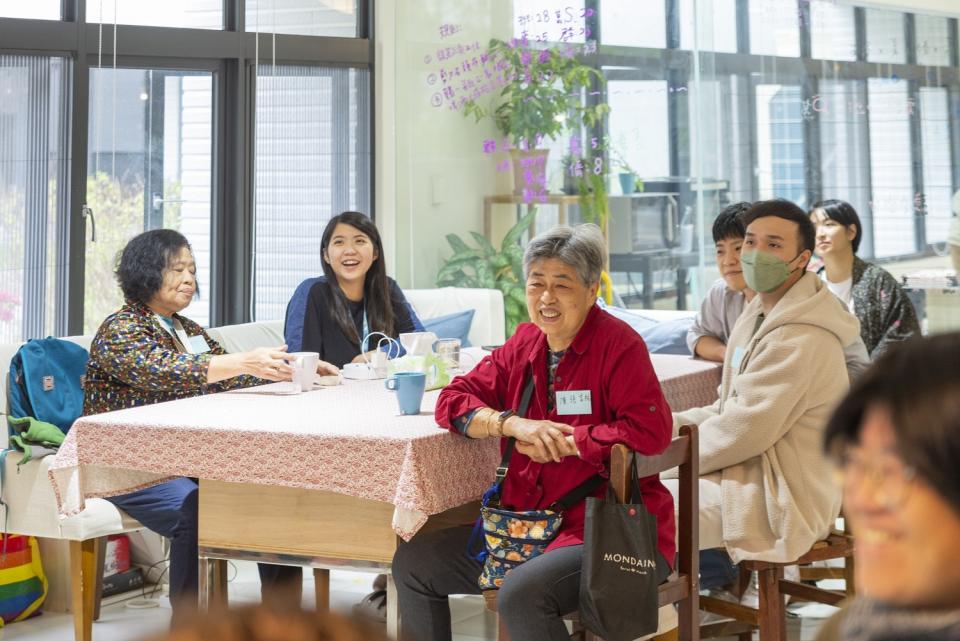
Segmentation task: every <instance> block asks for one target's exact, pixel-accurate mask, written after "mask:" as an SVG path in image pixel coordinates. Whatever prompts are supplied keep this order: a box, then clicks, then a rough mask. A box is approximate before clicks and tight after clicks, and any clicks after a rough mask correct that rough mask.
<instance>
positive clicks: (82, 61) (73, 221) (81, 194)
mask: <svg viewBox="0 0 960 641" xmlns="http://www.w3.org/2000/svg"><path fill="white" fill-rule="evenodd" d="M85 20H86V1H85V0H77V4H76V24H75V28H76V31H77V36H76V37H77V51H76V53H75V57H74V59H73V80H72V82H71V99H70V106H69V110H70V176H69V181H68V184H69V194H70V196H69V203H70V204H69V211H68V214H67V220H66V221H65V222H66V224H65V227H64V231H65V234H66V239H65V243H66V245H67V255H66V257H65V258H64V259H61V261H60V265H61V269H62V270H64V271H63V272H61V277H60V279H58V281H59V282H65V286H66V291H65V292H63V294H62V296H63V298H65V301H64V300H63V298H61V296H59V295H58V303H59V304H62V305H63V307H62V308H61V310H62V311H60V313H59V314H58V316H62V315H63V314H64V311H65V316H66V318H65V319H63V320H62V321H60V322H62V323H65V325H66V327H65V328H64V331H63V332H62V333H63V334H64V335H70V336H73V335H79V334H83V326H84V318H83V301H84V287H85V274H84V272H85V268H86V238H87V233H86V231H87V222H86V219H85V218H84V217H83V206H84V205H85V204H86V202H87V154H88V149H89V141H88V139H87V136H88V133H89V121H88V117H89V110H90V64H89V62H88V61H87V40H86V29H85V26H84V22H85ZM97 213H98V212H94V216H96V214H97ZM60 328H61V325H60V323H59V322H58V333H60V331H59V330H60Z"/></svg>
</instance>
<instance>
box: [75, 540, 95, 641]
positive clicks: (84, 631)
mask: <svg viewBox="0 0 960 641" xmlns="http://www.w3.org/2000/svg"><path fill="white" fill-rule="evenodd" d="M98 551H99V544H98V540H97V539H87V540H86V541H70V575H71V583H72V584H73V585H72V586H71V588H72V592H73V593H72V595H71V601H72V604H71V605H72V608H73V634H74V639H75V641H91V640H92V639H93V609H94V599H95V598H96V590H95V587H96V583H97V579H96V568H97V556H98V555H97V552H98Z"/></svg>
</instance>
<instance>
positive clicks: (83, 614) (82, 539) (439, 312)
mask: <svg viewBox="0 0 960 641" xmlns="http://www.w3.org/2000/svg"><path fill="white" fill-rule="evenodd" d="M404 293H405V294H406V295H407V298H408V300H409V301H410V303H411V304H412V305H413V307H414V309H415V310H416V312H417V315H418V316H419V317H420V318H421V319H427V318H434V317H437V316H443V315H446V314H450V313H453V312H457V311H462V310H465V309H474V310H476V313H475V314H474V317H473V324H472V325H471V329H470V333H469V340H470V342H471V343H472V344H473V345H489V344H494V345H498V344H501V343H503V342H504V339H505V336H504V333H505V329H504V328H505V325H504V315H503V296H502V295H501V293H500V292H499V291H498V290H487V289H465V288H454V287H446V288H442V289H412V290H406V291H405V292H404ZM209 332H210V334H211V336H213V338H215V339H216V340H217V341H219V342H220V344H221V345H223V347H224V349H226V350H227V351H228V352H242V351H246V350H249V349H253V348H255V347H262V346H273V345H280V344H282V343H283V321H261V322H255V323H245V324H241V325H229V326H225V327H218V328H210V330H209ZM92 338H93V337H92V336H72V337H67V339H66V340H70V341H73V342H74V343H77V344H79V345H82V346H83V347H85V348H89V347H90V341H91V340H92ZM21 344H22V343H11V344H5V345H0V374H2V381H3V382H2V383H0V391H2V395H0V419H3V422H4V423H6V416H7V398H8V397H7V385H8V380H9V377H8V376H7V372H9V370H10V359H11V358H12V357H13V355H14V354H15V353H16V351H17V349H19V347H20V345H21ZM0 444H2V445H3V447H4V448H6V447H7V445H8V435H7V430H6V429H0ZM20 458H21V455H20V454H19V453H11V454H10V455H9V456H8V458H7V462H6V465H5V468H4V469H2V470H0V473H2V475H3V476H2V486H0V487H2V496H3V500H4V502H6V504H7V506H8V510H9V514H6V515H4V514H0V517H5V519H6V520H5V521H3V520H0V523H4V522H5V523H6V529H5V530H4V531H6V532H10V533H15V534H24V535H30V536H36V537H38V538H40V539H41V540H42V541H41V544H42V549H43V550H44V552H43V554H44V556H47V557H49V558H53V559H58V560H60V564H61V565H63V562H62V559H63V558H64V557H65V556H66V554H64V552H63V550H62V547H63V543H62V541H68V542H69V558H70V569H69V573H68V572H67V568H65V567H50V565H49V563H48V564H46V566H47V567H46V573H47V575H48V578H49V579H50V584H51V585H50V597H54V596H55V595H56V594H61V595H62V594H64V593H66V592H68V591H70V592H72V594H71V597H70V600H69V601H70V609H71V610H72V611H73V613H74V630H75V637H76V640H77V641H89V640H90V639H91V634H92V627H91V624H92V621H93V618H94V611H95V609H96V604H95V602H94V592H95V586H94V582H93V578H94V574H95V572H94V571H93V568H94V567H95V566H96V555H97V550H98V540H99V539H100V538H101V537H105V536H107V535H110V534H118V533H121V532H129V531H132V530H136V529H139V528H140V527H141V526H140V524H139V523H138V522H137V521H135V520H133V519H131V518H130V517H129V516H127V515H126V514H124V513H123V512H122V511H120V510H118V509H117V508H115V507H114V506H113V504H112V503H110V502H108V501H106V500H104V499H90V500H88V501H86V509H84V511H83V512H81V513H80V514H78V515H75V516H71V517H66V518H64V517H61V516H60V515H59V514H58V512H57V504H56V498H55V496H54V493H53V488H52V486H51V484H50V482H49V477H48V475H47V470H48V469H49V467H50V464H51V463H52V461H53V459H52V457H47V458H44V459H40V460H38V461H30V462H28V463H26V464H24V465H23V466H22V467H20V468H18V467H17V463H18V462H19V461H20ZM0 529H2V528H0ZM44 539H45V540H44ZM57 540H59V541H57ZM47 550H49V551H50V554H47ZM71 584H72V585H71ZM54 600H57V601H58V602H66V599H65V598H63V597H60V598H59V599H54Z"/></svg>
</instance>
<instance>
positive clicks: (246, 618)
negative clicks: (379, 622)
mask: <svg viewBox="0 0 960 641" xmlns="http://www.w3.org/2000/svg"><path fill="white" fill-rule="evenodd" d="M147 641H388V637H387V636H386V635H385V634H384V633H383V631H382V630H380V629H379V628H376V627H374V626H373V625H372V624H370V623H367V622H363V621H359V620H352V619H348V618H346V617H344V616H341V615H339V614H333V613H328V612H314V611H310V610H301V609H299V608H296V607H291V608H278V607H266V606H255V607H253V606H247V607H242V608H237V609H234V610H221V611H219V612H216V611H214V612H210V613H205V614H203V615H197V616H196V617H193V618H191V619H189V620H187V621H185V622H184V623H183V624H182V625H180V626H179V627H177V628H176V629H174V630H173V631H171V632H170V633H168V634H165V635H162V636H159V637H151V638H149V639H148V640H147Z"/></svg>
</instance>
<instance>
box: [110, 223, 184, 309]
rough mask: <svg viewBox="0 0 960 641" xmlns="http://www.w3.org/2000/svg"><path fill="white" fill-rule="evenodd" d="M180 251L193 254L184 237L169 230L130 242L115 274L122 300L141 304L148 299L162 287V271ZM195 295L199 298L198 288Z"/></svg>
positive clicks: (144, 235) (161, 230) (141, 236)
mask: <svg viewBox="0 0 960 641" xmlns="http://www.w3.org/2000/svg"><path fill="white" fill-rule="evenodd" d="M184 247H186V248H187V249H189V250H190V251H191V252H192V251H193V249H192V248H191V247H190V242H189V241H188V240H187V238H186V236H184V235H183V234H181V233H180V232H178V231H174V230H173V229H151V230H150V231H145V232H143V233H142V234H138V235H136V236H134V237H133V238H131V239H130V242H128V243H127V246H126V247H124V248H123V251H122V252H120V258H119V260H118V261H117V269H116V271H115V274H116V276H117V282H118V283H119V284H120V289H121V290H122V291H123V297H124V299H126V300H128V301H130V302H133V303H142V304H146V303H147V302H148V301H149V300H150V299H152V298H153V296H154V294H156V293H157V292H158V291H160V285H162V284H163V271H164V270H165V269H167V268H168V267H169V266H170V262H171V261H172V260H173V258H174V257H175V256H176V255H177V254H178V253H180V250H182V249H183V248H184ZM196 292H197V294H196V295H198V296H199V294H200V287H199V286H197V288H196Z"/></svg>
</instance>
